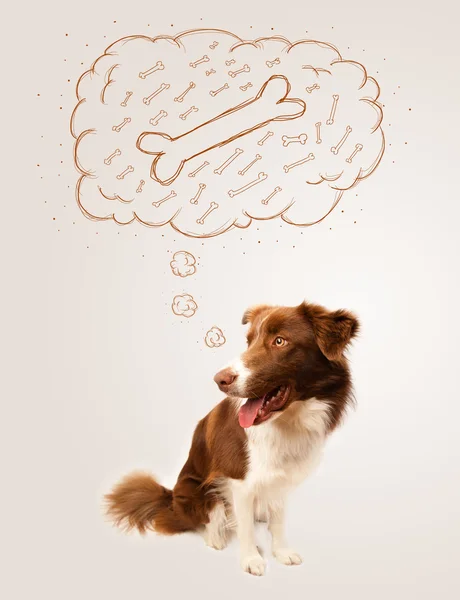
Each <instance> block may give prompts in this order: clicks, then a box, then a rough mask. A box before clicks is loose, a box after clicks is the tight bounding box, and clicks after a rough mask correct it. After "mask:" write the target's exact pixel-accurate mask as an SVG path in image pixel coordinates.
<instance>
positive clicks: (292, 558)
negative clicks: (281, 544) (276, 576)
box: [273, 548, 302, 565]
mask: <svg viewBox="0 0 460 600" xmlns="http://www.w3.org/2000/svg"><path fill="white" fill-rule="evenodd" d="M273 556H274V557H275V558H276V560H277V561H279V562H280V563H282V564H283V565H301V564H302V557H301V556H300V554H297V552H296V551H295V550H292V548H277V549H276V550H273Z"/></svg>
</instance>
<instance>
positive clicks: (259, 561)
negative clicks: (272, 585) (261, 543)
mask: <svg viewBox="0 0 460 600" xmlns="http://www.w3.org/2000/svg"><path fill="white" fill-rule="evenodd" d="M241 567H242V569H243V571H246V573H250V574H251V575H257V576H258V577H260V576H261V575H263V574H264V573H265V561H264V559H263V558H262V557H261V556H260V554H254V555H252V556H245V557H243V558H242V559H241Z"/></svg>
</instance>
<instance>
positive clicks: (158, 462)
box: [0, 0, 460, 600]
mask: <svg viewBox="0 0 460 600" xmlns="http://www.w3.org/2000/svg"><path fill="white" fill-rule="evenodd" d="M456 11H458V9H457V8H455V6H454V3H453V2H449V3H447V2H443V1H439V2H436V3H434V4H432V5H428V4H426V5H425V6H417V5H416V4H415V3H403V2H400V1H398V2H394V1H389V2H387V3H385V4H382V5H378V4H375V3H367V2H357V1H353V0H350V1H349V2H346V3H345V2H338V1H337V0H331V2H328V3H327V4H325V3H321V5H320V6H317V5H316V4H314V3H304V4H302V5H301V6H299V5H295V4H287V3H281V4H276V3H274V2H272V3H261V2H257V3H252V4H251V3H248V2H239V1H235V2H232V3H221V4H218V3H215V2H213V3H211V2H206V3H205V2H198V1H194V2H189V3H187V4H185V3H181V4H177V3H176V4H175V5H172V4H154V3H151V4H150V5H149V4H147V3H140V2H137V1H136V0H132V1H130V2H119V1H117V0H113V1H112V2H106V1H104V2H97V3H96V2H88V1H87V0H84V1H82V2H80V3H78V4H73V5H69V4H62V3H57V2H50V1H44V2H41V3H32V2H29V3H28V4H26V5H19V4H15V5H13V6H11V7H10V8H9V13H10V14H9V16H8V18H5V19H4V20H3V23H2V29H3V31H2V37H1V45H2V55H3V59H4V60H3V61H2V62H3V63H4V65H3V67H2V75H3V79H4V82H3V83H4V85H3V86H2V93H1V98H0V101H1V103H2V107H1V128H2V144H1V152H2V179H1V181H2V183H3V185H4V186H6V189H5V188H4V193H3V198H2V208H3V212H4V213H5V210H6V214H3V218H2V235H1V238H0V239H1V244H2V252H1V256H2V274H3V279H4V282H3V286H2V294H1V296H0V297H1V303H2V316H3V319H2V321H3V324H2V335H1V339H2V363H1V364H2V379H1V382H2V390H1V403H2V418H1V420H0V423H1V424H0V427H1V431H0V443H1V454H0V455H1V461H2V479H1V481H2V485H1V489H2V492H1V498H2V510H1V521H2V527H1V532H2V534H1V542H0V544H1V548H2V553H4V557H3V559H2V567H3V568H2V571H3V574H2V578H1V582H0V593H1V595H2V597H4V598H7V599H8V600H13V599H21V600H22V599H30V598H34V599H35V598H36V599H38V598H40V599H41V598H43V599H47V600H55V599H56V600H58V599H59V600H61V599H64V598H65V599H66V600H73V599H78V600H81V599H82V598H85V599H86V598H88V599H93V598H94V599H101V598H102V599H105V598H110V599H111V600H118V599H120V600H121V599H125V598H137V597H139V598H157V597H163V596H165V595H168V596H169V597H170V598H178V597H183V596H186V597H190V596H192V597H194V596H197V597H200V598H213V597H216V596H218V597H219V598H234V597H239V598H247V597H249V596H250V595H251V596H252V595H254V594H258V595H261V596H262V595H263V597H264V598H266V599H270V600H271V599H275V598H279V597H281V596H286V595H287V594H289V595H297V594H299V595H300V594H302V596H303V595H305V597H310V598H314V599H315V600H332V599H334V600H335V599H337V598H342V599H345V598H346V599H348V598H350V599H353V600H365V599H366V600H367V599H368V598H372V599H373V600H378V599H385V600H386V599H387V598H389V597H391V598H394V599H398V600H399V599H401V600H407V599H412V598H414V599H417V600H421V599H424V598H427V599H428V598H429V599H432V598H433V597H434V596H439V597H442V598H443V599H446V600H447V599H451V598H452V599H453V598H456V597H458V594H459V592H460V585H459V582H458V538H459V533H460V517H459V507H460V485H459V478H458V474H459V467H458V464H459V458H460V456H459V454H460V452H459V451H460V442H459V439H460V437H459V435H458V427H459V425H458V423H459V419H460V408H459V401H460V398H459V394H458V386H457V385H456V384H457V382H456V379H457V373H458V364H457V363H458V334H459V321H458V319H457V318H456V312H457V307H458V305H459V300H460V297H459V282H458V252H459V244H458V238H459V235H458V216H459V193H458V185H457V179H458V160H459V158H460V156H459V150H458V144H459V140H460V128H459V123H458V120H459V114H458V107H459V100H460V98H459V79H458V59H459V52H458V48H457V45H456V43H455V39H456V38H457V37H458V35H457V31H456V28H457V24H458V19H459V15H458V14H455V12H456ZM194 27H216V28H219V27H222V28H226V29H230V30H232V31H233V32H234V33H236V34H238V35H240V36H241V37H246V38H252V37H257V36H262V35H267V34H271V33H279V34H282V35H284V36H286V37H289V38H290V39H291V40H295V39H299V38H302V37H310V38H313V39H318V40H321V41H326V42H330V43H332V44H334V45H336V46H337V47H338V48H339V50H340V51H341V53H342V55H343V56H344V57H345V58H350V59H355V60H358V61H361V62H363V63H364V65H365V66H366V67H367V69H368V72H369V74H370V75H373V76H375V77H376V79H377V80H378V81H379V83H380V85H381V88H382V96H381V101H382V103H383V104H384V105H385V108H384V111H385V112H384V115H385V116H384V123H383V127H384V131H385V133H386V137H387V143H388V145H387V151H386V154H385V156H384V159H383V161H382V163H381V165H380V166H379V168H378V170H377V171H376V172H375V173H374V175H373V176H371V177H370V178H369V179H368V180H367V181H365V182H363V183H362V184H360V185H359V186H358V187H357V188H356V189H355V190H353V191H352V192H349V193H347V194H345V196H344V199H343V201H342V202H341V204H339V206H338V207H337V209H336V210H335V211H334V212H333V214H332V215H331V216H330V217H329V218H328V219H327V220H326V221H324V222H323V223H322V224H320V225H318V226H315V227H312V228H310V229H304V230H302V229H299V228H294V227H292V226H288V225H285V224H281V223H280V222H279V221H273V222H270V223H262V224H260V225H258V224H254V225H253V226H252V227H251V228H250V229H249V230H246V231H242V232H240V231H238V230H236V231H233V232H230V233H227V234H225V235H222V236H219V237H217V238H215V239H212V240H204V241H203V240H188V239H186V238H183V237H182V236H180V235H178V234H177V235H176V234H175V233H174V232H173V230H171V229H166V228H163V229H158V230H150V229H147V228H145V227H142V226H140V225H139V226H138V225H131V226H129V227H124V228H121V227H118V226H116V225H115V224H114V223H94V222H90V221H88V220H86V219H85V218H84V217H83V216H82V215H81V214H80V212H79V210H78V208H77V206H76V204H75V200H74V184H75V181H76V172H75V170H74V167H73V165H72V156H71V154H72V145H73V140H72V138H71V136H70V133H69V128H68V121H69V116H70V113H71V111H72V109H73V106H74V104H75V96H74V88H75V82H76V79H77V78H78V77H79V75H80V74H81V73H82V72H83V70H86V69H87V68H88V67H89V65H90V64H91V62H92V61H93V60H94V59H95V58H97V56H99V55H100V54H101V52H102V51H103V49H104V48H105V47H106V46H107V45H108V44H109V43H110V42H112V41H113V40H115V39H117V38H119V37H122V36H125V35H130V34H134V33H144V34H151V35H155V34H160V33H170V32H171V33H174V34H177V33H178V32H180V31H183V30H186V29H190V28H194ZM272 28H273V30H272ZM66 34H68V35H66ZM68 80H70V81H68ZM37 165H40V166H37ZM342 211H343V212H342ZM177 250H188V251H190V252H192V253H193V254H195V255H196V256H197V257H198V258H199V265H198V272H197V274H196V275H195V276H194V277H191V278H187V279H185V280H179V279H178V278H176V277H174V276H173V275H172V273H171V271H170V269H169V261H170V260H171V256H172V254H173V253H174V252H175V251H177ZM181 292H187V293H191V294H192V295H193V296H194V297H195V299H196V301H197V303H198V306H199V309H198V312H197V313H196V315H195V316H194V317H193V318H192V319H189V320H187V319H180V318H178V317H175V316H174V315H173V314H172V312H171V310H170V303H171V299H172V297H173V296H174V295H175V294H176V293H181ZM304 298H307V299H309V300H311V301H315V302H319V303H322V304H324V305H326V306H328V307H330V308H339V307H344V308H351V309H353V310H355V311H356V312H357V314H358V315H359V316H360V318H361V321H362V325H363V327H362V335H361V338H360V340H359V341H358V342H357V343H356V344H355V346H354V348H353V350H352V352H351V359H352V366H353V372H354V377H355V383H356V396H357V400H358V410H357V411H355V412H354V413H352V414H351V415H350V417H349V419H348V421H347V423H346V425H345V426H344V427H343V428H342V429H340V430H339V431H338V432H336V433H335V434H334V435H333V437H332V438H331V439H330V441H329V443H328V445H327V448H326V451H325V457H324V461H323V463H322V465H321V467H320V468H319V470H318V471H317V473H316V474H315V475H314V476H313V477H312V478H311V479H310V480H309V481H308V482H306V483H305V484H304V485H302V486H301V487H300V488H299V489H298V490H296V491H295V492H294V493H293V494H292V497H291V501H290V508H289V512H288V531H289V538H290V542H291V544H292V546H294V547H295V548H296V549H298V550H299V551H300V553H301V554H302V556H303V557H304V564H303V566H302V567H300V568H294V567H293V568H287V567H282V566H281V565H278V564H276V563H275V562H274V560H273V559H271V557H268V558H269V566H268V572H267V574H266V576H265V577H264V578H262V579H257V578H253V577H250V576H248V575H246V574H244V573H242V572H241V571H240V569H239V565H238V556H237V548H236V544H235V543H233V544H232V545H231V546H230V547H229V548H228V549H227V550H225V551H224V552H222V553H217V552H215V551H213V550H210V549H208V548H206V547H205V545H204V543H203V541H202V540H201V539H199V538H198V537H196V536H193V535H186V536H182V537H176V538H169V539H162V538H160V537H155V536H154V535H149V536H148V537H147V538H146V539H144V540H141V539H139V536H137V535H131V536H124V535H122V534H120V533H119V532H118V531H116V530H114V529H112V528H111V527H110V526H109V525H108V524H107V523H105V521H104V519H103V517H102V515H101V510H100V503H101V497H102V495H103V493H104V492H106V491H107V490H109V488H110V486H111V485H112V484H113V483H114V482H115V481H116V480H117V479H118V478H119V477H120V476H121V475H122V474H124V473H125V472H127V471H129V470H131V469H133V468H146V469H149V470H151V471H153V472H154V473H155V474H156V475H157V476H158V477H159V478H160V479H161V481H162V482H163V483H165V484H173V483H174V480H175V476H176V475H177V473H178V470H179V468H180V467H181V465H182V462H183V460H184V459H185V457H186V454H187V451H188V446H189V442H190V439H191V435H192V432H193V428H194V426H195V424H196V422H197V421H198V419H199V418H201V417H202V416H204V414H205V413H206V412H207V411H208V410H210V409H211V408H212V406H213V405H214V404H215V403H217V402H218V401H219V400H220V398H221V394H220V393H219V392H218V390H217V388H216V387H215V384H214V383H213V381H212V376H213V375H214V373H215V372H216V370H217V369H218V368H219V367H221V366H222V365H223V364H225V363H226V362H227V361H228V360H229V359H231V358H233V357H234V356H235V355H236V354H237V353H239V352H240V351H241V350H242V348H243V346H244V328H243V327H242V326H241V325H240V324H239V323H240V319H241V315H242V313H243V311H244V309H245V308H246V307H247V306H248V305H251V304H254V303H258V302H266V303H270V302H274V303H281V304H297V303H299V302H300V301H302V300H303V299H304ZM212 325H217V326H219V327H221V328H222V329H223V331H224V333H225V335H226V337H227V340H228V341H227V344H226V345H224V346H223V347H221V348H219V349H214V350H211V349H209V348H207V347H206V346H205V345H204V343H203V337H204V334H205V332H206V331H207V329H208V328H209V327H211V326H212ZM258 536H259V538H260V543H261V546H262V547H263V549H264V552H265V555H266V556H267V555H268V539H267V535H266V533H265V531H264V530H261V531H259V532H258ZM456 571H457V572H456Z"/></svg>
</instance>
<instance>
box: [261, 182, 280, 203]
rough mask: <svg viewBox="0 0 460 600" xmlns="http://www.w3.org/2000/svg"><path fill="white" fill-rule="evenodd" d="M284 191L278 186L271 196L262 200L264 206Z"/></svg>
mask: <svg viewBox="0 0 460 600" xmlns="http://www.w3.org/2000/svg"><path fill="white" fill-rule="evenodd" d="M282 190H283V188H280V187H279V186H276V188H275V189H274V190H273V192H272V193H271V194H270V195H269V196H267V197H266V198H264V199H263V200H261V202H262V204H268V203H269V202H270V200H271V199H272V198H273V196H276V194H277V193H278V192H281V191H282Z"/></svg>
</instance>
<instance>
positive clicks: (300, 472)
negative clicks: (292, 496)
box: [245, 399, 328, 504]
mask: <svg viewBox="0 0 460 600" xmlns="http://www.w3.org/2000/svg"><path fill="white" fill-rule="evenodd" d="M297 404H298V405H296V406H292V407H290V408H289V410H292V412H293V413H294V414H293V415H290V416H289V419H286V420H284V419H283V415H282V414H281V415H280V417H279V418H275V419H273V421H269V422H267V423H266V424H262V425H260V426H256V427H251V428H250V429H249V430H248V432H247V435H248V453H249V469H248V473H247V475H246V478H245V483H246V485H247V486H248V487H249V488H253V490H254V492H255V496H256V499H258V500H259V501H260V503H261V504H265V502H270V501H271V500H275V499H276V497H277V496H280V495H284V494H285V493H286V492H287V491H288V490H289V489H290V488H292V487H295V486H297V485H298V484H299V483H301V482H302V481H303V480H304V479H305V478H306V477H307V476H308V474H309V473H310V472H311V471H312V470H313V469H314V467H315V466H316V465H317V464H318V462H319V459H320V456H321V451H322V447H323V445H324V439H325V435H326V429H327V423H328V407H327V405H326V404H324V403H322V402H319V401H317V400H314V399H313V400H309V401H308V402H305V403H297Z"/></svg>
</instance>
